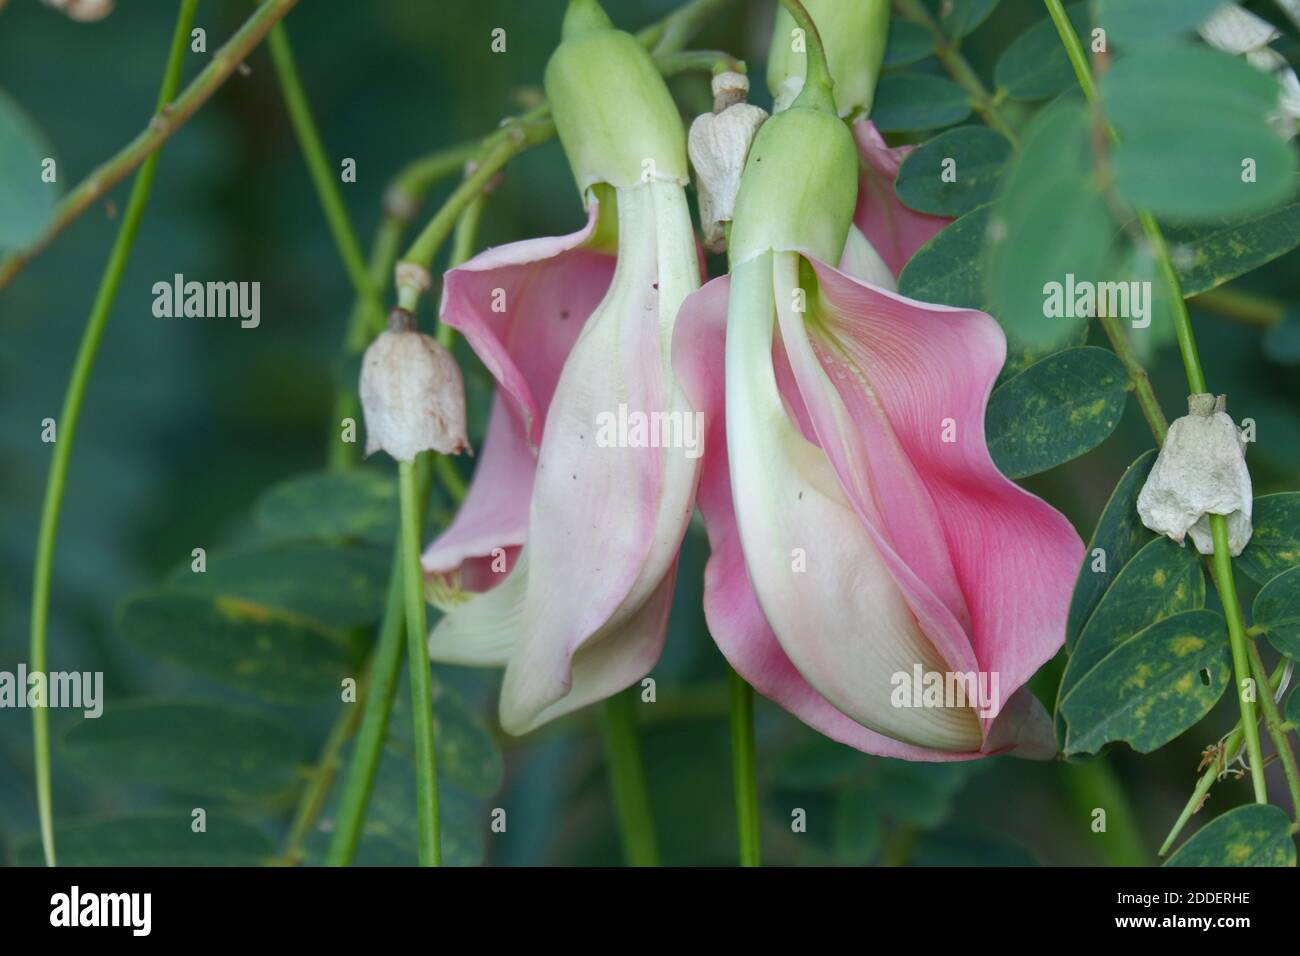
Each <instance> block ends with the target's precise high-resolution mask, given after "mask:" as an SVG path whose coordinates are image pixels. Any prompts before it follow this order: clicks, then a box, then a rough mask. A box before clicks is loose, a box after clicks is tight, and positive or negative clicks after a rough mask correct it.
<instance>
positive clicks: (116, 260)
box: [0, 0, 198, 866]
mask: <svg viewBox="0 0 1300 956" xmlns="http://www.w3.org/2000/svg"><path fill="white" fill-rule="evenodd" d="M197 8H198V0H181V5H180V11H179V12H178V13H177V15H176V29H175V30H174V31H173V33H172V43H171V49H170V51H169V52H168V54H167V66H166V68H165V69H164V70H163V79H162V88H161V90H160V91H159V94H158V108H157V113H158V115H160V116H161V115H163V113H164V111H165V110H166V108H167V105H168V104H169V103H171V101H172V97H174V96H175V95H176V89H177V87H179V86H180V79H181V66H182V64H183V62H184V58H185V51H186V49H187V47H188V45H189V33H190V24H192V23H193V22H194V14H195V11H196V9H197ZM172 105H173V107H175V104H172ZM173 112H174V109H173ZM157 168H158V154H157V153H156V152H153V153H150V154H149V155H148V158H147V159H145V161H144V165H143V166H141V168H140V173H139V175H137V176H136V178H135V182H134V183H133V184H132V186H131V198H130V199H129V200H128V202H127V206H126V213H125V215H123V217H122V224H121V226H119V227H118V230H117V238H116V239H115V240H114V241H113V249H112V252H111V253H110V254H109V257H108V265H107V266H105V268H104V275H103V277H102V278H101V279H100V281H99V291H98V292H97V293H96V294H95V302H94V305H93V306H92V307H91V310H90V317H89V319H87V321H86V328H85V331H84V332H82V335H81V346H80V347H79V348H78V350H77V358H76V361H75V363H74V364H73V367H72V376H71V378H70V379H69V380H68V388H67V392H66V393H65V394H64V397H63V410H62V411H61V412H60V414H59V420H58V423H57V425H56V427H57V428H58V434H57V435H56V441H55V442H54V452H53V455H52V456H51V460H50V472H49V475H48V476H47V477H46V480H45V502H44V505H43V506H42V508H41V526H40V532H39V534H38V536H37V543H36V563H35V567H34V568H33V570H32V618H31V668H32V670H33V671H34V672H39V673H45V672H46V667H47V655H46V649H47V646H48V636H49V634H48V632H49V613H50V582H51V578H52V577H53V573H54V543H55V538H56V537H57V535H58V530H59V514H60V512H61V511H62V508H63V494H64V491H65V490H66V487H67V481H68V463H69V461H70V460H71V458H72V444H73V440H74V438H75V437H76V434H77V420H78V419H79V418H80V417H81V407H82V405H83V404H84V403H85V398H86V386H87V384H88V383H89V381H90V373H91V372H92V371H93V370H94V367H95V358H96V356H98V354H99V344H100V342H101V341H102V340H103V337H104V329H105V327H106V326H107V325H108V317H109V314H110V313H111V312H112V311H113V303H114V302H115V301H116V300H117V290H118V287H119V286H120V285H121V283H122V273H123V271H124V270H125V269H126V263H127V259H129V258H130V255H131V249H132V247H134V245H135V236H136V233H137V231H138V230H139V228H140V219H141V217H143V215H144V209H145V206H146V205H147V204H148V202H149V194H150V192H151V191H152V190H153V181H154V174H155V172H156V171H157ZM123 175H125V172H124V173H123ZM119 178H120V177H119ZM33 254H34V253H33ZM14 271H17V270H16V269H15V270H14ZM12 274H13V273H12V272H10V273H7V274H5V273H4V269H3V268H0V285H3V284H4V281H5V280H6V279H7V278H8V275H12ZM43 705H44V702H42V706H40V707H36V708H34V709H33V710H32V744H33V747H34V751H35V754H34V757H35V769H36V804H37V809H38V812H39V815H40V828H41V845H42V847H43V849H44V851H45V863H46V865H48V866H54V865H55V854H54V806H53V793H52V787H51V780H50V722H49V721H50V716H49V711H48V710H47V709H46V708H45V706H43Z"/></svg>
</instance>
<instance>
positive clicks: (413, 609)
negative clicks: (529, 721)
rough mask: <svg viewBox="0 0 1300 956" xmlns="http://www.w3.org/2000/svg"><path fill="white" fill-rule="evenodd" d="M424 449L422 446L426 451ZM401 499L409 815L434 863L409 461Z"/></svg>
mask: <svg viewBox="0 0 1300 956" xmlns="http://www.w3.org/2000/svg"><path fill="white" fill-rule="evenodd" d="M426 454H427V452H426ZM397 473H398V483H399V485H400V487H401V499H402V597H403V600H404V601H405V603H406V647H407V651H408V655H407V661H408V666H409V670H410V675H409V676H410V681H411V722H412V723H411V728H412V731H413V735H414V746H415V773H416V778H415V786H416V798H415V818H416V830H417V833H418V840H419V851H420V865H421V866H440V865H441V863H442V837H441V834H440V832H439V826H438V770H437V761H436V758H435V756H434V741H433V692H432V689H431V687H430V683H429V653H428V651H427V649H426V644H425V642H426V640H427V638H428V627H427V625H426V624H425V616H424V573H423V571H422V570H421V567H420V524H421V522H420V506H419V494H418V492H417V490H416V480H415V463H414V462H410V461H403V462H398V471H397Z"/></svg>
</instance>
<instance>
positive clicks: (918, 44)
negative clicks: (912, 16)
mask: <svg viewBox="0 0 1300 956" xmlns="http://www.w3.org/2000/svg"><path fill="white" fill-rule="evenodd" d="M933 52H934V34H932V33H931V32H930V31H929V30H927V29H926V28H925V27H923V26H921V25H920V24H917V23H912V22H911V21H910V20H903V19H900V18H899V17H893V18H891V19H890V21H889V39H888V40H887V41H886V42H885V59H884V63H883V65H884V66H886V67H894V66H907V65H908V64H909V63H915V62H916V61H917V60H924V59H925V58H926V57H927V56H929V55H930V54H931V53H933Z"/></svg>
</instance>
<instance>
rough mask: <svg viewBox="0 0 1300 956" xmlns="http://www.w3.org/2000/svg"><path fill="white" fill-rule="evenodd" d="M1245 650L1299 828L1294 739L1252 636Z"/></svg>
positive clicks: (1298, 770) (1299, 796)
mask: <svg viewBox="0 0 1300 956" xmlns="http://www.w3.org/2000/svg"><path fill="white" fill-rule="evenodd" d="M1246 651H1247V653H1248V655H1249V656H1250V669H1251V672H1252V673H1253V674H1254V675H1255V684H1256V686H1258V687H1260V688H1262V693H1261V694H1260V695H1259V704H1260V708H1261V709H1262V710H1263V711H1264V727H1265V729H1267V730H1268V736H1269V738H1270V739H1271V740H1272V741H1273V748H1274V749H1275V750H1276V751H1277V758H1278V760H1280V761H1281V763H1282V774H1283V776H1284V777H1285V778H1286V788H1287V792H1288V793H1289V794H1290V795H1291V818H1292V820H1294V821H1295V824H1296V826H1298V827H1300V768H1297V767H1296V762H1295V753H1294V751H1292V750H1291V741H1290V740H1289V739H1288V738H1287V735H1286V731H1285V730H1283V729H1282V723H1283V721H1282V714H1281V713H1280V712H1279V711H1278V709H1277V701H1276V700H1274V699H1273V694H1272V692H1271V690H1270V683H1269V677H1268V672H1267V671H1266V670H1265V669H1264V662H1263V660H1261V659H1260V656H1259V648H1258V647H1256V646H1255V642H1254V641H1253V640H1251V639H1250V638H1249V637H1248V638H1247V639H1246ZM1260 776H1263V774H1260Z"/></svg>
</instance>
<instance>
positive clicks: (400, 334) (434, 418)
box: [360, 309, 469, 461]
mask: <svg viewBox="0 0 1300 956" xmlns="http://www.w3.org/2000/svg"><path fill="white" fill-rule="evenodd" d="M360 391H361V406H362V409H363V410H364V412H365V419H366V454H367V455H371V454H374V453H375V452H376V451H379V450H381V449H382V450H383V451H386V452H388V454H390V455H392V456H393V457H394V458H395V459H397V460H398V461H413V460H414V459H415V456H416V455H418V454H419V453H420V452H422V451H437V452H441V453H442V454H444V455H457V454H460V452H462V451H464V450H465V449H467V448H468V447H469V443H468V440H467V438H466V429H465V386H464V383H463V382H462V380H461V375H460V368H459V367H458V366H457V365H456V360H455V359H453V358H452V357H451V354H450V353H449V352H448V351H447V350H446V349H445V348H443V347H442V346H441V345H439V344H438V342H437V341H436V340H435V339H433V338H431V337H430V336H427V335H422V334H421V333H419V332H417V331H416V330H415V318H414V316H412V315H411V313H410V312H407V311H406V310H405V309H394V310H393V311H392V312H391V313H390V314H389V316H388V330H387V331H385V332H383V333H382V334H380V336H379V337H378V338H376V339H375V341H374V342H372V343H371V344H370V347H369V348H368V349H366V355H365V359H364V360H363V362H362V365H361V387H360Z"/></svg>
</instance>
